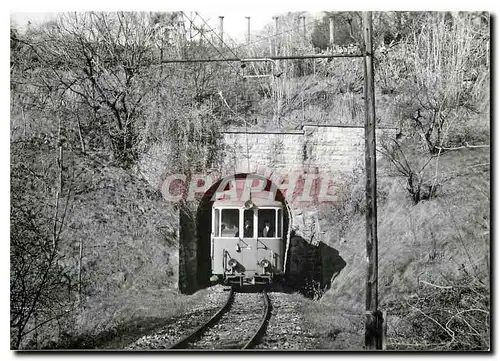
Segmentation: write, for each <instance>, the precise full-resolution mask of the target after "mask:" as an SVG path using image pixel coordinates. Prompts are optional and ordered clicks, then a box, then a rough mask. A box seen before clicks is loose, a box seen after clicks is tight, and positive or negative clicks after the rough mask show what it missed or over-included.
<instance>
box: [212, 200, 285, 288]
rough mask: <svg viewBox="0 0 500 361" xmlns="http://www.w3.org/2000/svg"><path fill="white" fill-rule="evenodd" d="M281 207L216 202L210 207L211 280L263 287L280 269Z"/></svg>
mask: <svg viewBox="0 0 500 361" xmlns="http://www.w3.org/2000/svg"><path fill="white" fill-rule="evenodd" d="M283 211H284V210H283V204H282V203H281V202H279V201H275V200H271V201H270V200H268V199H262V198H255V199H251V197H250V199H247V200H246V201H243V200H242V201H239V200H231V199H225V198H222V199H217V200H216V201H215V202H214V203H213V207H212V234H211V243H212V244H211V257H212V277H211V281H213V282H217V281H219V282H220V281H222V282H223V283H224V284H228V285H240V286H243V285H265V284H270V283H272V282H273V279H275V277H276V276H279V275H282V274H283V270H284V264H283V263H284V252H285V244H284V243H285V242H284V239H285V237H284V235H283Z"/></svg>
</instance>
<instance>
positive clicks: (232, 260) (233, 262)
mask: <svg viewBox="0 0 500 361" xmlns="http://www.w3.org/2000/svg"><path fill="white" fill-rule="evenodd" d="M237 264H238V261H237V260H235V259H234V258H231V259H230V260H229V261H228V262H227V265H228V266H229V267H231V268H234V267H236V265H237Z"/></svg>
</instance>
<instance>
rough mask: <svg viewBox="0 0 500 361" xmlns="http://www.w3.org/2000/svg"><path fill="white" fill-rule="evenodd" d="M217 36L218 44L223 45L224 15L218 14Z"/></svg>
mask: <svg viewBox="0 0 500 361" xmlns="http://www.w3.org/2000/svg"><path fill="white" fill-rule="evenodd" d="M219 38H220V46H221V47H222V46H224V16H219Z"/></svg>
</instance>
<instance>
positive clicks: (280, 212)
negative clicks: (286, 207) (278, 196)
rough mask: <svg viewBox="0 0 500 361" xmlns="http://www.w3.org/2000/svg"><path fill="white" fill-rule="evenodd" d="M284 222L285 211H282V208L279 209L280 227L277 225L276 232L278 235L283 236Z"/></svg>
mask: <svg viewBox="0 0 500 361" xmlns="http://www.w3.org/2000/svg"><path fill="white" fill-rule="evenodd" d="M282 222H283V212H282V211H281V209H278V227H276V232H277V234H278V235H277V236H276V237H281V228H282Z"/></svg>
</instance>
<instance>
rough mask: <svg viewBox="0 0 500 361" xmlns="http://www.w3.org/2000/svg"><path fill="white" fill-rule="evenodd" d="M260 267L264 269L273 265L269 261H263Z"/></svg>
mask: <svg viewBox="0 0 500 361" xmlns="http://www.w3.org/2000/svg"><path fill="white" fill-rule="evenodd" d="M259 265H260V266H261V267H263V268H267V267H269V266H270V265H271V263H270V262H269V261H268V260H267V259H265V258H264V259H263V260H261V261H260V262H259Z"/></svg>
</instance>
